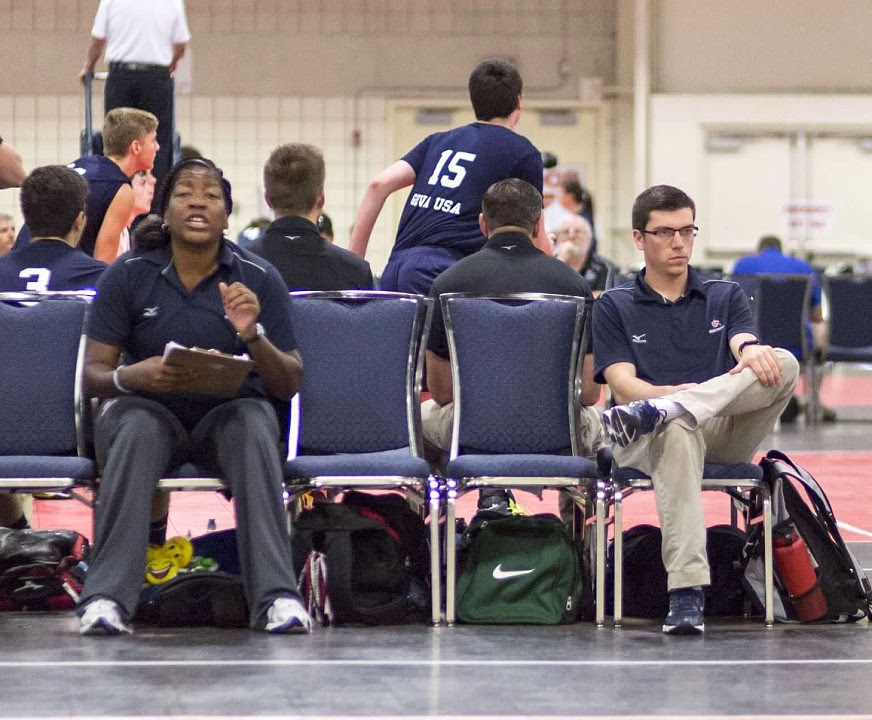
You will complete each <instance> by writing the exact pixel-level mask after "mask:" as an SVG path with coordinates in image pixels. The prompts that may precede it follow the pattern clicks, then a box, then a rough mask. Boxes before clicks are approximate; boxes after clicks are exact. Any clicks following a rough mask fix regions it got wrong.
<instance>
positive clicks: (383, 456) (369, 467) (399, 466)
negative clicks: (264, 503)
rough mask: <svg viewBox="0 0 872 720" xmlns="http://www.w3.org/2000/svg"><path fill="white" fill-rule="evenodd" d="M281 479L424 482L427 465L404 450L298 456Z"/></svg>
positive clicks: (287, 467) (428, 470)
mask: <svg viewBox="0 0 872 720" xmlns="http://www.w3.org/2000/svg"><path fill="white" fill-rule="evenodd" d="M284 475H285V477H286V478H287V479H289V480H296V479H301V478H313V477H323V476H326V475H337V476H349V477H378V476H390V475H395V476H399V477H412V478H421V479H426V478H427V477H429V475H430V465H429V464H428V462H427V461H426V460H424V459H423V458H419V457H413V456H412V455H411V454H410V453H409V450H408V448H402V449H400V450H390V451H387V452H375V453H355V454H338V455H301V456H300V457H297V458H294V459H293V460H288V461H287V462H286V463H285V466H284Z"/></svg>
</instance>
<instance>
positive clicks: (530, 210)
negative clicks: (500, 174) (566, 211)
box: [481, 178, 542, 233]
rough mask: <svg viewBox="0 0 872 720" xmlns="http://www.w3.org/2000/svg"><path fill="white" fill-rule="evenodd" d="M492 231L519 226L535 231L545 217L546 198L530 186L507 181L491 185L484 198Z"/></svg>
mask: <svg viewBox="0 0 872 720" xmlns="http://www.w3.org/2000/svg"><path fill="white" fill-rule="evenodd" d="M481 212H482V214H483V215H484V220H485V223H486V224H487V227H488V230H489V231H490V232H491V233H493V231H495V230H497V229H498V228H501V227H506V226H508V225H515V226H517V227H520V228H523V229H524V230H528V231H529V232H533V230H534V229H535V227H536V221H537V220H538V219H539V216H540V215H541V214H542V195H541V194H540V192H539V191H538V190H537V189H536V188H534V187H533V186H532V185H531V184H530V183H528V182H525V181H524V180H519V179H518V178H507V179H506V180H500V181H499V182H495V183H494V184H493V185H491V186H490V187H489V188H488V189H487V192H485V194H484V197H482V199H481Z"/></svg>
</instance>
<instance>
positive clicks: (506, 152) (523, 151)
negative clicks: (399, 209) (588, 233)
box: [349, 60, 551, 295]
mask: <svg viewBox="0 0 872 720" xmlns="http://www.w3.org/2000/svg"><path fill="white" fill-rule="evenodd" d="M521 88H522V82H521V76H520V75H519V74H518V71H517V70H516V69H515V67H514V66H513V65H512V64H511V63H509V62H506V61H505V60H485V61H484V62H481V63H479V65H478V66H477V67H476V68H475V70H473V71H472V74H471V75H470V77H469V97H470V100H471V101H472V108H473V110H474V111H475V119H476V122H474V123H470V124H469V125H463V126H462V127H459V128H455V129H454V130H449V131H448V132H441V133H435V134H433V135H430V136H429V137H427V138H425V139H424V140H422V141H421V142H420V143H419V144H418V145H416V146H415V147H414V148H412V149H411V150H410V151H409V152H408V153H407V154H406V155H405V156H404V157H403V158H402V159H401V160H398V161H397V162H395V163H394V164H393V165H390V166H389V167H387V168H386V169H385V170H382V172H380V173H379V174H378V175H376V176H375V178H374V179H373V180H372V181H371V182H370V184H369V186H368V187H367V189H366V192H365V193H364V196H363V200H362V201H361V203H360V208H359V209H358V211H357V217H356V218H355V221H354V228H353V230H352V232H351V242H350V244H349V249H350V250H351V251H352V252H355V253H357V254H358V255H360V256H361V257H363V256H364V255H365V254H366V247H367V245H368V243H369V236H370V233H372V228H373V226H374V225H375V221H376V219H377V218H378V215H379V213H380V212H381V209H382V206H383V205H384V203H385V200H387V198H388V196H389V195H390V194H391V193H393V192H395V191H396V190H400V189H401V188H404V187H408V186H409V185H412V184H413V183H414V187H413V188H412V191H411V192H410V193H409V198H408V200H407V201H406V206H405V208H404V209H403V214H402V216H401V217H400V224H399V227H398V228H397V239H396V242H395V243H394V249H393V251H392V252H391V256H390V258H389V259H388V263H387V266H386V267H385V269H384V272H383V273H382V279H381V284H380V287H381V289H382V290H397V291H400V292H411V293H419V294H421V295H426V294H427V292H428V291H429V289H430V285H431V283H432V282H433V280H434V278H435V277H436V276H437V275H438V274H439V273H440V272H442V271H443V270H445V269H446V268H447V267H449V266H450V265H452V264H453V263H455V262H457V261H458V260H460V259H461V258H463V257H466V256H467V255H471V254H472V253H474V252H476V251H477V250H480V249H481V248H482V247H483V246H484V243H485V238H484V236H483V235H482V234H481V230H480V229H479V226H478V215H479V212H480V211H481V198H482V195H484V193H485V191H486V190H487V189H488V188H489V187H490V186H491V185H493V184H494V183H495V182H497V181H498V180H503V179H505V178H513V177H514V178H520V179H521V180H525V181H527V182H528V183H530V184H531V185H532V186H533V187H534V188H536V189H537V190H538V191H539V192H540V193H541V192H542V155H541V153H540V152H539V151H538V150H537V149H536V148H535V147H534V146H533V144H532V143H531V142H530V141H529V140H527V139H526V138H524V137H522V136H521V135H518V134H517V133H515V132H514V128H515V126H516V125H517V124H518V120H519V119H520V117H521ZM537 247H539V249H540V250H542V251H543V252H547V253H549V254H550V252H551V246H550V243H549V242H548V239H547V237H546V236H545V234H544V230H543V231H542V233H541V234H540V236H539V237H537Z"/></svg>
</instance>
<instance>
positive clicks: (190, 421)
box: [85, 243, 297, 428]
mask: <svg viewBox="0 0 872 720" xmlns="http://www.w3.org/2000/svg"><path fill="white" fill-rule="evenodd" d="M221 281H223V282H226V283H228V284H230V283H233V282H236V281H239V282H241V283H242V284H243V285H245V286H246V287H248V288H249V289H250V290H252V291H253V292H254V294H255V295H257V297H258V300H259V302H260V308H261V310H260V317H259V318H258V322H260V323H261V324H262V325H263V326H264V330H265V331H266V335H267V337H268V338H269V339H270V342H272V344H273V345H275V346H276V347H277V348H278V349H279V350H282V351H288V350H294V349H296V347H297V343H296V339H295V337H294V331H293V328H292V326H291V319H290V297H289V295H288V290H287V287H286V286H285V283H284V281H283V280H282V278H281V276H280V275H279V273H278V271H277V270H276V269H275V268H274V267H273V266H272V265H270V264H269V263H268V262H266V261H265V260H263V259H262V258H259V257H257V256H256V255H254V254H253V253H250V252H248V251H247V250H243V249H242V248H239V247H237V246H236V245H233V244H232V243H225V244H224V246H223V247H222V249H221V250H220V252H219V255H218V269H217V270H216V271H215V272H214V273H213V274H212V275H210V276H209V277H208V278H206V279H205V280H203V282H201V283H200V284H199V285H198V286H197V287H196V288H194V289H193V290H191V291H189V290H187V289H186V288H185V287H184V285H182V283H181V281H180V280H179V276H178V274H177V273H176V270H175V267H174V266H173V263H172V253H171V251H170V248H169V247H164V248H160V249H157V250H152V251H148V252H143V251H139V250H132V251H130V252H128V253H125V254H124V255H122V256H121V257H120V258H119V259H118V260H117V261H116V262H114V263H113V264H112V265H111V266H110V267H109V268H108V269H107V270H106V272H105V273H104V275H103V278H102V280H101V281H100V284H99V285H98V288H97V298H96V299H95V300H94V303H93V304H92V305H91V309H90V313H89V315H88V318H87V320H86V322H85V332H86V334H87V336H88V338H90V339H91V340H96V341H97V342H101V343H105V344H107V345H112V346H114V347H119V348H121V350H122V357H123V362H125V363H127V364H132V363H135V362H139V361H140V360H145V359H147V358H150V357H154V356H156V355H163V352H164V348H165V346H166V344H167V343H168V342H169V341H171V340H174V341H175V342H177V343H180V344H182V345H185V346H188V347H199V348H207V349H215V350H219V351H220V352H224V353H229V354H234V355H238V354H241V353H244V352H246V350H247V348H246V345H245V344H244V343H243V342H241V341H240V340H239V339H238V338H237V337H236V331H235V330H234V329H233V326H232V325H231V324H230V322H229V321H228V320H227V319H226V318H225V317H224V307H223V305H222V303H221V293H220V291H219V289H218V283H219V282H221ZM152 397H153V399H155V400H158V401H159V402H161V403H162V404H163V405H165V406H166V407H168V408H169V409H170V410H171V411H172V412H173V413H175V414H176V415H177V416H178V417H179V419H180V420H181V421H182V423H183V424H185V426H186V427H188V428H190V427H193V425H194V424H196V422H197V421H199V420H200V419H201V418H202V417H203V415H205V414H206V413H207V412H208V411H209V410H211V409H212V408H213V407H216V406H217V405H220V404H221V403H222V402H224V400H223V399H222V398H213V397H204V396H201V395H184V394H180V393H174V394H162V395H154V396H152ZM239 397H264V398H270V399H273V400H275V399H274V398H271V397H270V395H269V393H268V391H267V389H266V387H265V386H264V384H263V381H262V380H261V379H260V377H259V376H258V375H257V372H256V371H252V372H251V373H249V375H248V378H247V379H246V381H245V382H244V383H243V385H242V388H241V389H240V391H239ZM276 404H277V409H279V410H280V411H281V406H280V404H279V403H276Z"/></svg>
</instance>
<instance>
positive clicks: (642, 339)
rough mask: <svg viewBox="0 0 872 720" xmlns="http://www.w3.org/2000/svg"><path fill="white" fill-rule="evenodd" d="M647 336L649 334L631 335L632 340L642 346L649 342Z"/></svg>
mask: <svg viewBox="0 0 872 720" xmlns="http://www.w3.org/2000/svg"><path fill="white" fill-rule="evenodd" d="M647 334H648V333H642V334H641V335H630V338H631V339H632V340H633V342H634V343H636V344H637V345H641V344H643V343H646V342H648V338H646V337H645V336H646V335H647Z"/></svg>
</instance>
